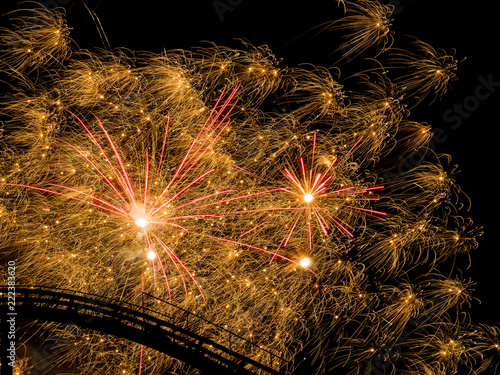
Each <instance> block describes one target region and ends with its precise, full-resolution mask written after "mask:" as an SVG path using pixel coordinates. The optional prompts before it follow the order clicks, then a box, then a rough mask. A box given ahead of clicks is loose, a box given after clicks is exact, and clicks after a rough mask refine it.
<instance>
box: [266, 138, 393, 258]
mask: <svg viewBox="0 0 500 375" xmlns="http://www.w3.org/2000/svg"><path fill="white" fill-rule="evenodd" d="M362 139H363V137H360V138H359V139H358V140H357V142H356V143H355V144H354V145H353V146H352V147H351V149H350V150H349V151H348V152H347V153H346V154H345V155H344V157H343V158H342V159H341V160H340V161H338V159H337V158H334V160H333V162H332V163H331V164H330V166H329V167H328V168H327V169H326V170H325V171H324V172H318V171H317V170H315V167H314V158H315V152H316V132H315V133H314V135H313V145H312V153H311V158H310V159H311V166H310V169H309V170H308V169H307V167H306V162H305V161H304V158H302V157H301V158H300V162H299V164H300V171H299V173H294V171H290V170H289V169H287V168H285V169H284V171H285V176H286V177H287V178H288V182H291V183H292V187H290V188H283V189H282V190H283V191H285V192H287V193H289V194H292V195H293V196H294V197H296V198H298V200H299V202H300V201H301V202H302V207H303V208H304V210H303V211H301V212H299V213H298V214H297V216H296V218H295V219H294V221H293V222H292V224H291V226H290V225H287V226H286V227H287V228H290V230H289V231H288V233H287V235H286V236H285V237H284V238H283V240H282V241H281V243H280V245H279V246H278V248H277V249H276V251H275V253H274V255H273V257H272V259H271V262H272V261H273V260H274V257H275V256H276V255H277V254H278V251H279V250H280V248H281V247H286V246H287V244H288V243H289V241H290V238H291V237H292V234H293V233H294V231H295V229H296V227H297V223H298V222H299V219H300V217H301V216H302V214H304V215H305V219H306V223H307V238H308V243H309V250H310V251H312V247H313V246H312V243H313V234H312V228H311V223H312V222H313V221H315V222H317V224H318V226H319V228H320V229H321V232H322V233H323V234H324V235H325V236H328V234H329V233H330V232H331V230H332V228H331V226H330V225H329V223H328V220H327V219H325V217H324V216H323V215H322V211H325V210H326V208H325V207H323V206H321V205H320V203H319V202H318V200H320V199H321V198H332V197H342V196H347V195H349V196H355V198H352V201H355V200H378V198H369V197H366V196H363V195H364V194H366V193H368V192H370V191H374V190H379V189H382V188H383V186H373V187H369V188H357V187H356V186H348V187H342V188H341V189H334V190H330V186H329V185H330V184H331V182H332V178H333V177H332V175H329V174H330V172H331V171H332V169H334V168H335V167H337V166H339V165H341V164H342V163H343V162H344V161H345V160H346V158H347V156H348V155H349V154H350V153H351V152H352V151H353V150H354V149H355V148H356V147H357V146H358V145H359V144H360V143H361V140H362ZM356 196H359V198H356ZM343 208H346V209H349V210H352V211H355V212H358V213H360V214H364V215H366V216H371V217H375V218H379V219H380V218H381V217H383V216H385V215H386V213H385V212H381V211H375V210H372V209H366V208H361V207H353V206H345V205H343ZM329 220H330V221H331V222H332V223H333V225H334V226H336V227H337V228H338V229H339V230H341V231H342V232H343V233H344V234H346V235H347V236H349V237H350V238H353V237H354V234H353V233H352V232H351V231H350V230H349V229H348V228H347V224H346V223H343V221H342V219H341V218H339V217H333V216H331V217H329Z"/></svg>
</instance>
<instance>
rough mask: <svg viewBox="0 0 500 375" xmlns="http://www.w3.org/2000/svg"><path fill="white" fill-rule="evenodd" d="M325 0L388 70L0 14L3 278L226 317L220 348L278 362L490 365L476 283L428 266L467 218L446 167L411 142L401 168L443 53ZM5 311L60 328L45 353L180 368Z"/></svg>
mask: <svg viewBox="0 0 500 375" xmlns="http://www.w3.org/2000/svg"><path fill="white" fill-rule="evenodd" d="M341 3H342V5H344V6H345V10H346V12H347V14H346V17H345V18H344V19H341V20H338V21H335V22H334V23H333V25H332V26H331V30H334V31H336V32H339V31H341V32H345V33H346V37H347V41H348V43H347V49H346V52H345V55H344V56H343V57H344V58H346V57H349V58H353V57H355V56H356V55H358V54H362V53H365V52H367V51H370V49H371V47H377V50H376V55H377V56H378V57H380V58H382V57H383V56H385V55H386V54H388V55H389V58H388V60H387V61H388V66H390V67H391V68H395V69H391V72H390V74H389V72H387V71H386V70H385V68H383V64H382V63H380V64H377V66H380V70H379V69H374V70H373V69H372V70H370V71H366V72H360V73H359V74H355V75H354V76H353V77H351V79H348V80H346V81H345V82H342V83H340V72H339V69H338V68H336V69H325V68H316V67H311V68H310V69H305V68H288V67H285V66H282V63H281V62H279V61H278V59H277V58H276V57H275V56H274V55H273V54H272V52H271V51H270V50H269V49H268V48H267V47H253V46H251V45H249V44H247V43H242V47H241V48H240V49H231V48H226V47H220V46H217V45H214V44H208V45H206V46H204V47H200V48H194V49H193V50H192V51H182V50H173V51H163V52H162V53H161V54H153V53H137V54H133V55H132V56H131V54H130V53H129V51H126V50H114V51H83V50H81V49H79V48H78V46H76V45H75V44H74V42H72V41H71V40H70V39H69V30H70V29H69V27H68V26H67V25H66V21H65V18H64V16H63V15H62V14H61V13H58V12H48V11H36V12H35V13H29V14H28V15H27V16H25V17H22V16H20V17H18V18H15V19H13V22H14V24H13V26H12V27H11V28H9V29H4V30H2V35H1V52H2V59H1V65H0V67H1V68H0V69H1V74H2V77H3V80H5V81H6V82H9V85H10V91H11V92H9V93H8V94H7V95H4V96H3V97H2V99H1V105H2V113H3V115H4V117H5V121H4V124H3V127H2V130H3V133H2V138H1V139H0V141H1V142H2V145H1V146H2V151H1V156H2V158H1V159H0V230H1V232H0V246H1V249H2V259H16V264H17V269H18V275H19V276H18V282H19V283H21V284H25V285H43V286H47V287H63V288H70V289H73V290H74V291H78V292H84V293H93V294H97V295H99V296H101V297H103V298H112V299H114V300H117V301H127V302H129V303H132V304H134V305H136V306H140V307H141V308H142V309H148V311H153V312H154V313H155V314H164V315H166V316H171V315H172V314H173V313H174V312H178V311H179V309H178V307H180V308H182V309H184V310H182V311H184V312H185V313H186V314H187V313H188V312H190V313H194V314H196V315H198V318H197V320H195V321H192V322H190V325H189V328H190V330H192V332H193V333H195V334H197V335H202V336H204V337H207V338H208V339H210V340H213V341H214V342H216V343H217V344H220V345H225V346H227V345H228V343H227V337H228V336H227V335H226V334H227V332H228V331H230V332H233V333H234V334H236V335H238V337H240V338H241V340H239V341H238V342H231V343H230V345H231V350H234V351H237V352H239V353H242V354H244V355H245V356H247V357H249V358H252V359H254V360H256V361H264V359H263V358H262V357H260V354H258V353H257V351H255V350H254V348H255V347H259V348H260V349H264V350H267V351H269V352H271V353H273V355H275V357H273V358H275V359H273V360H272V361H268V362H266V365H269V366H271V367H273V368H274V369H276V370H279V371H282V372H284V373H287V372H291V371H292V370H293V368H295V367H296V366H298V365H300V360H299V358H303V357H304V356H306V357H307V358H308V361H309V362H310V363H309V366H310V368H311V369H313V370H311V371H313V372H315V373H318V374H320V373H331V372H332V371H340V372H341V373H342V371H344V372H345V373H346V374H353V375H354V374H362V373H367V372H368V371H372V370H374V369H379V368H382V367H383V368H384V369H386V371H387V373H396V371H397V373H403V374H412V375H416V374H431V373H432V374H435V373H442V374H445V373H453V372H454V371H458V370H459V369H461V368H467V369H468V370H470V371H477V373H479V372H480V371H483V372H484V371H490V370H491V369H497V368H498V363H499V361H498V353H499V351H498V348H497V346H498V345H500V344H499V340H498V336H499V335H498V329H497V327H490V326H487V325H478V326H476V325H474V324H472V323H470V320H469V319H465V318H464V316H466V317H467V318H468V314H467V311H466V310H467V308H468V306H469V305H470V304H471V303H473V301H474V298H473V296H472V288H471V287H472V285H473V284H474V283H473V282H472V281H469V280H465V279H464V278H462V277H461V274H460V272H456V271H455V270H454V271H453V272H451V273H450V272H448V271H447V272H446V275H445V272H444V271H443V272H441V271H440V266H441V265H443V263H446V261H448V260H450V259H451V260H453V259H454V258H455V257H457V256H459V255H460V254H467V253H468V252H469V251H471V250H473V249H475V248H476V247H477V241H476V238H477V237H478V236H479V235H480V233H481V231H480V229H478V228H475V227H474V226H473V225H472V223H471V221H470V220H469V219H467V218H463V217H462V216H463V212H462V211H461V210H460V206H459V205H457V204H456V203H455V202H456V200H457V199H462V198H463V195H462V193H461V191H460V189H459V188H458V187H457V185H456V184H455V181H454V179H453V175H454V173H455V168H454V167H453V166H451V165H450V164H449V158H447V157H445V156H443V155H434V154H433V153H431V152H429V154H428V155H427V157H426V159H425V160H422V161H419V163H416V165H415V166H413V167H411V168H408V170H405V171H404V173H398V172H397V169H398V166H399V165H400V164H399V163H400V162H401V160H404V159H405V158H408V157H410V156H412V155H413V153H414V152H415V149H427V148H428V147H429V143H430V141H431V139H432V127H431V126H430V125H428V124H425V123H418V122H415V121H413V120H411V119H410V118H409V115H410V110H409V109H408V108H409V103H414V102H415V99H416V102H417V104H418V103H421V102H423V100H424V98H426V97H427V96H429V95H431V96H432V95H435V96H436V97H440V96H441V95H442V94H444V93H445V91H447V89H448V88H449V84H450V82H452V81H453V80H454V79H455V71H456V61H455V60H454V58H452V57H450V56H449V55H448V54H446V53H445V52H444V51H441V50H435V49H432V47H430V46H428V45H427V44H425V43H423V42H417V51H416V52H415V53H414V52H409V51H404V50H402V49H393V48H392V47H391V46H392V42H393V41H392V31H391V30H390V27H391V26H390V22H391V19H390V17H392V16H391V12H392V8H391V7H389V6H385V5H382V4H379V3H378V2H375V1H360V2H356V3H353V2H345V3H344V2H341ZM21 13H22V12H21ZM420 55H423V56H425V59H421V58H420V57H418V56H420ZM393 71H394V73H393ZM399 72H400V73H401V74H399ZM391 74H396V76H394V77H393V76H392V75H391ZM397 74H399V75H397ZM348 84H353V89H350V90H346V89H345V88H344V86H345V85H348ZM275 107H276V108H278V109H277V110H276V108H275ZM412 108H413V107H412ZM412 110H413V109H412ZM452 198H453V199H452ZM2 272H4V271H2ZM2 277H6V274H5V273H2ZM173 304H175V305H176V306H177V307H175V306H174V305H173ZM214 324H215V325H217V326H218V327H219V329H215V328H214V327H215V326H214ZM221 329H222V330H221ZM23 330H24V331H25V332H27V333H26V335H28V333H29V332H33V331H36V332H37V334H36V335H35V336H38V338H42V339H45V340H48V341H51V340H52V341H54V340H55V339H54V337H57V340H55V341H56V342H57V345H56V346H53V347H54V348H55V349H54V350H53V353H52V355H51V357H50V358H48V363H49V364H48V366H49V367H50V366H52V367H56V366H59V365H63V364H68V363H69V364H71V365H72V366H74V367H75V368H78V371H79V372H80V373H85V374H95V373H106V374H108V373H109V374H115V373H141V372H144V373H164V372H167V371H168V372H170V373H185V374H195V373H197V370H195V369H193V368H192V367H190V366H189V364H184V363H181V362H180V361H178V360H176V359H173V358H172V357H170V356H168V355H166V354H163V353H159V352H157V351H154V350H152V349H150V348H148V347H145V346H142V345H139V344H137V343H133V342H130V341H128V340H125V339H122V338H117V337H112V336H108V335H104V334H101V333H99V332H95V331H90V330H86V329H82V328H79V327H76V326H71V325H67V326H65V325H61V324H58V323H48V322H46V323H38V322H33V323H31V324H28V325H26V326H24V327H23ZM221 332H222V333H221ZM27 337H28V336H23V340H24V339H26V340H27V341H29V340H28V338H27ZM19 355H20V356H21V357H22V358H21V359H20V361H19V362H18V367H19V369H20V370H21V371H28V369H30V368H33V366H34V364H33V360H32V358H30V353H29V350H26V351H25V352H23V353H22V352H21V350H20V351H19ZM479 359H480V360H479ZM478 364H479V365H478ZM495 371H496V370H495Z"/></svg>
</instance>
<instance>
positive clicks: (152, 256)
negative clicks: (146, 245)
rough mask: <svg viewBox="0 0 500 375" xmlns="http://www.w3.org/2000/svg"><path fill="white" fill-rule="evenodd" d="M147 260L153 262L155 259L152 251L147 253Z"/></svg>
mask: <svg viewBox="0 0 500 375" xmlns="http://www.w3.org/2000/svg"><path fill="white" fill-rule="evenodd" d="M148 258H149V259H151V260H154V259H155V258H156V254H155V252H154V251H150V252H149V253H148Z"/></svg>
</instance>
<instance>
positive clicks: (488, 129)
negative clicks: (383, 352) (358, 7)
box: [0, 0, 500, 323]
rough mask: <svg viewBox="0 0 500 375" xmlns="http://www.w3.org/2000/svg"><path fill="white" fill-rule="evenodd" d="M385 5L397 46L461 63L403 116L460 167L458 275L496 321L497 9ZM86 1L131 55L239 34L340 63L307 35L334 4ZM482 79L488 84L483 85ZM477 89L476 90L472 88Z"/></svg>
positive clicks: (328, 43) (70, 5)
mask: <svg viewBox="0 0 500 375" xmlns="http://www.w3.org/2000/svg"><path fill="white" fill-rule="evenodd" d="M41 2H44V1H41ZM44 3H47V4H49V6H50V5H53V4H60V5H63V6H64V8H65V9H66V10H67V16H68V23H69V26H70V27H72V28H73V29H74V30H73V34H72V38H73V39H74V40H75V41H76V42H77V43H78V44H79V45H80V46H81V47H84V48H90V47H91V46H93V45H94V46H96V45H97V46H101V47H102V43H101V42H100V38H99V35H98V33H97V31H96V27H95V24H94V21H93V20H92V18H91V17H90V16H89V13H88V11H87V10H86V9H85V7H84V6H83V3H82V2H81V1H80V0H46V1H45V2H44ZM270 3H272V5H270ZM392 3H393V4H395V5H397V7H396V13H397V14H396V15H394V22H393V30H394V31H395V40H396V42H397V43H398V42H399V41H400V40H403V39H404V38H406V36H407V35H412V36H415V37H418V38H420V39H422V40H423V41H425V42H428V43H429V44H431V45H432V46H434V47H435V48H444V49H446V50H451V49H453V48H455V49H456V50H457V52H456V55H455V56H456V58H457V60H462V59H464V58H466V59H465V60H464V61H463V62H462V63H461V64H459V71H458V81H456V82H454V83H453V85H452V87H451V90H450V91H449V92H448V93H447V94H446V95H445V96H444V97H443V99H442V100H438V101H436V102H435V103H434V104H433V105H431V106H428V103H425V104H424V105H422V106H421V107H418V108H417V109H415V110H414V111H413V112H412V114H411V116H410V118H411V119H412V120H415V121H422V122H427V123H429V124H431V125H432V126H433V127H435V128H441V129H442V130H443V134H444V136H443V137H442V138H441V139H442V141H441V142H440V143H438V144H437V145H436V151H437V152H438V153H447V154H450V155H451V156H452V158H453V163H452V164H458V166H459V168H458V170H459V171H460V173H459V174H458V175H456V176H455V177H456V181H457V183H458V184H459V185H460V186H461V187H462V189H463V191H464V192H465V193H466V194H467V195H468V196H469V198H470V200H471V202H472V205H471V208H470V211H469V216H470V217H471V218H472V219H473V221H474V223H475V224H476V225H477V226H480V227H483V229H484V234H483V236H482V237H481V238H480V239H479V241H480V245H479V249H478V250H476V251H473V252H472V253H471V259H472V265H471V269H470V270H464V276H466V277H467V278H468V277H471V278H472V279H473V280H475V281H476V282H477V285H476V287H475V289H476V297H478V298H479V299H481V301H482V304H481V305H480V306H478V307H477V308H476V309H475V311H474V313H475V314H474V315H473V320H474V321H476V322H479V321H485V322H489V323H494V322H498V321H499V320H500V319H499V318H500V317H499V314H498V311H497V310H496V309H495V307H496V306H497V305H499V303H498V297H499V294H500V293H499V291H498V286H499V284H500V282H499V278H498V275H499V274H500V269H499V266H498V261H499V260H500V246H499V244H498V241H497V239H496V236H498V235H499V233H500V230H499V226H498V224H499V219H498V215H499V213H500V194H499V179H498V175H499V166H500V163H499V162H498V161H497V160H498V157H497V152H498V150H499V149H500V144H499V142H500V139H499V135H500V131H499V127H500V121H499V117H498V115H497V113H498V109H499V104H500V101H499V99H500V54H499V53H498V51H497V49H498V41H499V40H500V39H499V36H500V35H499V34H500V33H499V31H500V30H499V27H498V19H497V13H496V12H495V11H493V10H492V9H487V8H484V6H483V3H476V2H457V1H456V0H439V1H436V0H418V1H417V0H413V1H411V0H400V1H392ZM12 4H15V2H9V1H7V0H0V13H2V14H3V13H5V12H6V11H7V10H10V9H14V5H12ZM86 4H87V6H88V8H90V9H92V10H93V11H95V13H96V14H97V16H98V17H99V19H100V22H101V24H102V26H103V28H104V30H105V32H106V35H107V38H108V40H109V42H110V44H111V45H112V46H113V47H127V48H130V49H132V50H144V51H153V52H160V51H161V50H162V49H163V48H165V49H176V48H184V49H189V48H191V47H194V46H199V45H202V41H213V42H215V43H217V44H219V45H229V46H233V47H238V46H239V45H240V44H239V43H238V42H237V41H235V38H242V39H245V40H247V41H249V42H250V43H252V44H254V45H262V44H267V45H268V46H269V47H270V48H271V49H272V50H273V51H274V53H275V54H276V56H277V57H278V59H282V64H283V65H284V66H294V65H297V64H300V63H312V64H315V65H318V66H321V65H324V66H330V65H331V64H332V63H333V62H334V61H335V60H336V59H335V57H336V56H337V57H338V55H334V54H332V52H334V51H335V50H336V49H337V48H338V47H339V45H340V44H341V41H340V40H339V39H338V35H339V34H335V33H329V32H322V33H320V34H318V32H319V31H321V27H319V28H316V29H314V30H311V29H312V28H313V27H315V26H318V25H320V24H323V23H325V22H329V21H332V20H334V19H335V18H337V17H338V16H340V15H341V14H342V9H341V8H339V7H338V6H337V1H336V0H309V1H307V2H306V1H301V2H291V1H285V0H272V1H269V0H267V1H265V0H217V1H213V0H206V1H198V2H193V1H180V0H179V1H144V0H143V1H139V0H135V1H130V0H100V1H98V0H87V1H86ZM231 4H233V5H231ZM398 4H399V5H398ZM26 6H30V5H29V3H27V4H26ZM2 18H3V19H2V21H1V23H2V24H5V17H2ZM367 57H368V56H367ZM355 64H356V63H352V64H348V65H347V66H346V67H345V69H346V71H349V70H352V71H355V69H356V65H355ZM341 70H342V71H344V68H342V67H341ZM342 77H343V76H341V78H342ZM488 81H489V82H490V84H489V85H486V84H485V82H488ZM478 85H482V86H483V88H482V89H478ZM486 86H488V87H486ZM478 90H479V91H478ZM478 93H479V95H478ZM460 108H461V109H460ZM462 201H463V202H465V203H467V201H466V200H464V199H462ZM464 260H467V259H466V258H465V257H463V258H462V259H459V262H458V263H459V264H465V265H466V266H467V265H468V261H466V262H463V261H464ZM461 262H462V263H461ZM476 305H477V304H476Z"/></svg>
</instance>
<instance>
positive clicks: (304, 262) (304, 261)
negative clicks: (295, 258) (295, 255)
mask: <svg viewBox="0 0 500 375" xmlns="http://www.w3.org/2000/svg"><path fill="white" fill-rule="evenodd" d="M300 265H301V266H302V267H304V268H305V267H309V266H310V265H311V259H309V258H303V259H301V260H300Z"/></svg>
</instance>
